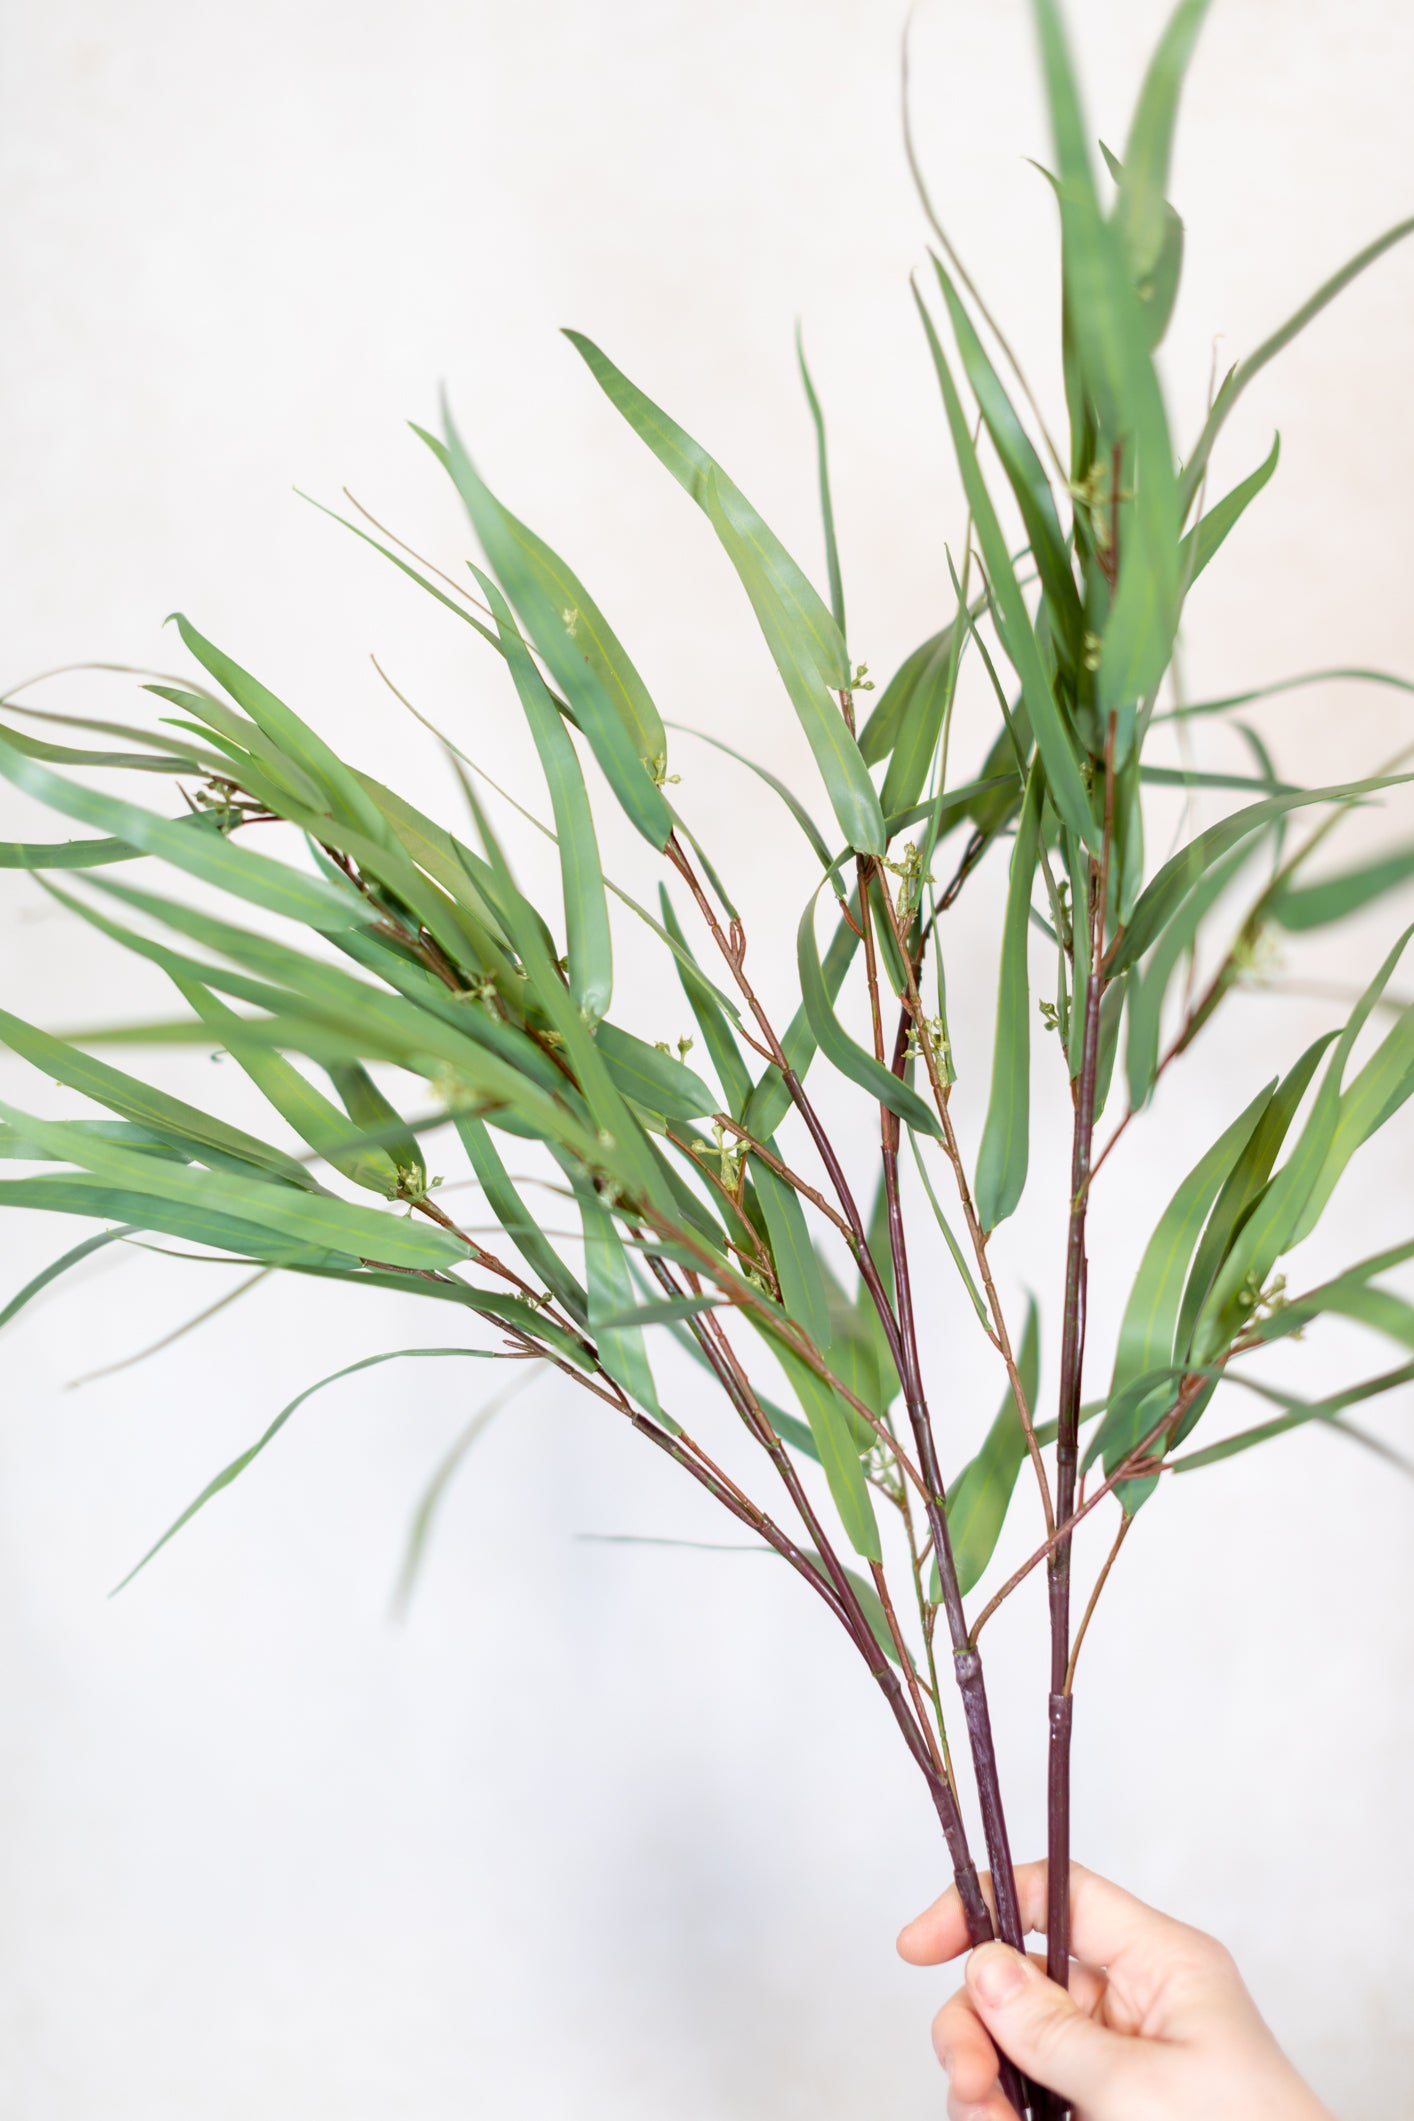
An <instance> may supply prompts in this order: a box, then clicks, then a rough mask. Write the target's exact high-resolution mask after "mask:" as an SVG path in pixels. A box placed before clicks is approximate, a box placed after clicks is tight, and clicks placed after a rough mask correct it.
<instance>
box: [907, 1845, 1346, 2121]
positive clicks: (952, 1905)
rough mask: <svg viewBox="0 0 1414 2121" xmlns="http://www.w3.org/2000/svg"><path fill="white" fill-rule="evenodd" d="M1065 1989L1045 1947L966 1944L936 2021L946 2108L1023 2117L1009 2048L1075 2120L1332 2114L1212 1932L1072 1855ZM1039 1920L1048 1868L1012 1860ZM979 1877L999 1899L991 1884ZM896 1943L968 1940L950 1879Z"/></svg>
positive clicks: (1320, 2119)
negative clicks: (1013, 2088) (1012, 2083)
mask: <svg viewBox="0 0 1414 2121" xmlns="http://www.w3.org/2000/svg"><path fill="white" fill-rule="evenodd" d="M1070 1879H1071V1885H1070V1895H1071V1940H1072V1946H1073V1949H1074V1953H1075V1956H1074V1957H1073V1958H1072V1960H1071V1971H1070V1990H1069V1993H1068V1994H1067V1992H1066V1991H1065V1990H1064V1989H1061V1988H1058V1987H1057V1986H1056V1985H1055V1983H1053V1982H1051V1981H1048V1980H1047V1979H1046V1974H1045V1960H1044V1957H1042V1956H1041V1955H1039V1954H1037V1955H1032V1956H1031V1957H1024V1956H1023V1955H1022V1954H1021V1953H1020V1952H1014V1951H1012V1950H1010V1948H1009V1947H1008V1946H1007V1945H1005V1944H999V1943H998V1944H984V1945H981V1946H979V1947H978V1948H977V1949H976V1950H975V1951H973V1952H971V1954H970V1956H969V1957H968V1960H967V1966H966V1969H965V1974H966V1985H965V1986H964V1987H963V1988H961V1989H959V1990H958V1992H957V1994H956V1995H955V1996H952V1997H950V1998H949V2000H948V2001H947V2002H946V2003H945V2004H944V2005H943V2007H942V2009H941V2010H940V2011H939V2012H938V2015H937V2017H936V2018H935V2019H934V2020H933V2046H934V2048H935V2050H936V2051H937V2056H938V2060H939V2061H940V2062H941V2063H942V2065H943V2067H944V2069H945V2070H946V2071H947V2072H948V2078H949V2094H948V2121H1015V2114H1014V2109H1013V2108H1012V2107H1011V2105H1010V2104H1009V2103H1008V2101H1007V2100H1006V2098H1005V2097H1004V2096H1003V2093H1002V2090H1001V2087H1000V2085H999V2083H998V2080H997V2053H998V2050H999V2049H1001V2050H1003V2051H1004V2052H1005V2053H1006V2054H1008V2055H1009V2056H1010V2057H1011V2059H1012V2061H1013V2062H1015V2063H1016V2064H1017V2065H1018V2067H1019V2068H1021V2069H1022V2070H1024V2071H1025V2073H1026V2074H1027V2076H1029V2077H1031V2078H1032V2079H1033V2080H1034V2081H1035V2082H1037V2083H1039V2084H1044V2085H1046V2086H1047V2087H1049V2088H1050V2089H1051V2090H1052V2091H1055V2092H1058V2093H1060V2095H1061V2097H1062V2098H1065V2099H1068V2100H1070V2101H1072V2102H1073V2106H1074V2117H1075V2121H1331V2115H1330V2112H1329V2110H1328V2109H1327V2108H1326V2107H1324V2106H1322V2104H1321V2102H1320V2100H1319V2099H1317V2097H1316V2096H1315V2094H1314V2092H1312V2091H1311V2090H1310V2089H1309V2087H1308V2086H1307V2085H1305V2084H1304V2083H1303V2082H1302V2080H1301V2078H1300V2077H1299V2076H1298V2075H1297V2074H1296V2071H1295V2070H1294V2069H1293V2068H1292V2066H1291V2064H1290V2062H1288V2060H1287V2059H1286V2056H1285V2055H1284V2054H1283V2053H1282V2051H1281V2049H1280V2048H1279V2047H1278V2046H1277V2043H1276V2041H1275V2039H1274V2038H1273V2037H1272V2034H1271V2033H1270V2031H1269V2030H1268V2028H1267V2026H1266V2025H1265V2024H1264V2022H1263V2020H1262V2018H1261V2016H1260V2014H1259V2012H1258V2010H1257V2006H1256V2005H1255V2003H1254V2002H1253V2001H1252V1998H1251V1997H1250V1996H1249V1995H1248V1993H1247V1990H1246V1989H1245V1988H1244V1986H1243V1984H1242V1978H1241V1976H1240V1975H1239V1973H1238V1971H1237V1968H1236V1966H1235V1965H1234V1964H1233V1961H1232V1958H1231V1956H1230V1954H1229V1953H1228V1952H1227V1951H1226V1949H1225V1948H1224V1947H1223V1946H1222V1945H1221V1944H1219V1943H1218V1942H1217V1940H1216V1938H1213V1937H1208V1936H1205V1935H1204V1933H1203V1932H1202V1931H1201V1930H1196V1929H1190V1928H1189V1927H1188V1925H1187V1924H1186V1923H1183V1922H1175V1921H1174V1920H1173V1919H1172V1918H1171V1917H1170V1916H1168V1915H1161V1914H1159V1913H1158V1912H1157V1910H1156V1909H1154V1908H1151V1907H1146V1906H1145V1904H1144V1902H1143V1901H1142V1900H1136V1899H1135V1898H1134V1897H1133V1895H1132V1894H1130V1893H1126V1892H1124V1891H1122V1890H1121V1888H1120V1887H1119V1886H1117V1885H1111V1884H1110V1883H1109V1881H1108V1880H1107V1879H1105V1878H1100V1877H1097V1876H1096V1875H1095V1873H1094V1872H1093V1871H1087V1870H1082V1869H1081V1867H1080V1866H1079V1865H1078V1864H1075V1865H1072V1867H1071V1873H1070ZM1016 1885H1017V1893H1018V1896H1019V1899H1020V1903H1021V1918H1022V1921H1023V1923H1024V1924H1025V1927H1026V1929H1027V1931H1028V1933H1029V1932H1035V1931H1040V1930H1044V1928H1045V1924H1046V1866H1045V1864H1044V1863H1027V1864H1022V1865H1021V1866H1020V1867H1019V1869H1018V1870H1017V1873H1016ZM983 1889H984V1891H985V1892H986V1894H987V1898H988V1901H989V1902H990V1900H991V1885H990V1881H989V1880H987V1879H985V1878H984V1880H983ZM898 1949H899V1952H900V1954H901V1956H902V1957H903V1958H905V1959H907V1960H908V1962H909V1963H910V1965H912V1966H942V1965H944V1964H945V1963H946V1962H948V1961H949V1960H952V1959H959V1958H961V1957H962V1956H963V1954H964V1953H966V1952H967V1951H968V1937H967V1926H966V1923H965V1921H964V1919H963V1913H962V1906H961V1903H960V1902H959V1900H958V1897H957V1893H956V1891H955V1890H952V1889H950V1890H949V1891H948V1892H946V1893H944V1894H943V1897H942V1898H941V1900H937V1901H935V1902H934V1904H933V1905H932V1907H930V1908H928V1909H927V1910H926V1911H925V1912H924V1913H923V1914H921V1915H919V1916H917V1917H916V1918H915V1920H914V1921H912V1922H910V1923H909V1924H908V1926H907V1927H906V1928H905V1929H904V1931H903V1932H902V1934H901V1935H900V1937H899V1940H898Z"/></svg>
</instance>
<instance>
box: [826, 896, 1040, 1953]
mask: <svg viewBox="0 0 1414 2121" xmlns="http://www.w3.org/2000/svg"><path fill="white" fill-rule="evenodd" d="M874 873H875V874H876V875H877V876H879V878H880V885H881V891H882V895H883V898H884V902H885V904H886V906H889V918H890V921H891V923H893V925H894V928H895V934H897V923H894V922H893V911H892V906H891V904H890V902H889V896H888V890H887V885H886V884H885V883H884V881H883V872H882V868H881V865H879V864H878V863H875V864H874ZM869 881H870V878H869V872H868V869H867V868H866V865H865V864H864V862H863V861H861V862H860V865H859V905H860V920H861V925H862V929H863V936H864V948H865V966H866V971H867V975H868V980H869V997H870V1015H871V1018H872V1021H873V1026H874V1038H875V1045H876V1057H877V1058H879V1059H880V1060H881V1061H882V1058H883V1029H882V1019H881V1014H880V1006H879V984H878V962H877V957H876V954H875V950H874V938H873V924H872V920H871V917H870V911H869V889H868V886H869ZM910 985H911V987H912V991H913V993H914V995H915V997H916V993H917V987H916V983H914V982H913V981H912V978H911V975H910ZM920 1035H921V1036H922V1037H923V1038H924V1039H925V1040H926V1037H927V1032H926V1028H924V1027H921V1026H920ZM907 1050H908V1048H907V1037H906V1035H905V1037H904V1038H903V1040H902V1041H899V1040H898V1039H896V1040H895V1045H894V1054H893V1061H892V1068H893V1072H894V1073H895V1074H896V1075H899V1076H901V1075H902V1074H903V1069H904V1064H905V1061H906V1058H907ZM879 1118H880V1135H881V1155H882V1162H883V1178H884V1196H885V1202H886V1206H887V1212H888V1227H889V1249H890V1254H891V1257H892V1261H893V1269H894V1294H895V1301H896V1303H897V1305H898V1323H899V1344H900V1348H901V1352H902V1355H903V1362H902V1364H901V1366H900V1370H899V1380H900V1382H901V1384H902V1385H903V1396H904V1405H905V1406H906V1408H907V1410H908V1419H909V1426H910V1427H911V1429H912V1431H913V1440H914V1449H915V1451H916V1452H917V1456H918V1463H919V1467H920V1469H921V1471H922V1473H923V1479H924V1483H925V1493H924V1508H925V1510H926V1512H927V1517H928V1528H929V1531H930V1532H931V1533H932V1536H933V1552H934V1557H935V1559H936V1561H937V1566H938V1578H939V1582H940V1584H941V1587H942V1594H943V1611H944V1613H945V1615H946V1617H947V1624H948V1633H949V1635H950V1637H951V1640H952V1647H953V1669H954V1672H955V1675H956V1678H957V1684H958V1690H959V1692H960V1693H961V1695H962V1709H963V1716H964V1719H965V1721H966V1724H967V1737H968V1744H969V1747H970V1750H971V1753H972V1765H973V1772H974V1773H975V1775H976V1778H977V1796H978V1802H979V1804H980V1806H981V1810H982V1830H983V1834H984V1836H985V1838H986V1843H987V1855H988V1859H989V1861H990V1863H991V1866H992V1889H993V1893H994V1895H995V1898H996V1905H997V1928H998V1930H999V1931H1000V1933H1001V1936H1002V1937H1003V1939H1004V1940H1005V1941H1006V1943H1008V1944H1009V1945H1011V1946H1012V1947H1013V1949H1015V1950H1018V1951H1019V1950H1020V1949H1021V1947H1022V1940H1023V1937H1024V1934H1025V1933H1024V1931H1023V1929H1022V1926H1021V1909H1020V1904H1019V1902H1018V1900H1017V1893H1016V1874H1015V1868H1014V1865H1013V1862H1012V1855H1011V1842H1010V1837H1009V1835H1008V1833H1007V1824H1006V1810H1005V1806H1004V1805H1003V1802H1002V1790H1001V1773H1000V1769H999V1766H998V1762H997V1750H996V1743H995V1740H994V1738H993V1735H992V1719H991V1713H990V1710H989V1708H988V1704H987V1684H986V1679H985V1677H984V1675H983V1671H982V1660H981V1658H980V1657H979V1656H978V1654H977V1650H976V1647H975V1645H974V1644H972V1643H971V1642H969V1640H968V1635H967V1621H966V1618H965V1616H964V1613H963V1605H962V1591H961V1588H960V1586H959V1583H958V1575H957V1564H956V1562H955V1560H954V1558H953V1551H952V1540H951V1538H950V1536H949V1533H948V1516H947V1491H946V1489H945V1487H944V1485H943V1476H942V1469H941V1467H940V1466H939V1463H938V1453H937V1446H936V1443H935V1440H934V1436H933V1422H932V1417H931V1415H930V1413H929V1410H928V1402H927V1399H926V1396H925V1394H924V1390H923V1371H922V1364H921V1362H920V1359H919V1352H918V1331H917V1320H916V1317H915V1313H914V1305H913V1277H912V1272H911V1268H910V1264H909V1257H908V1241H907V1237H906V1234H905V1229H904V1218H903V1201H902V1196H901V1193H900V1190H899V1164H898V1151H899V1139H900V1121H899V1117H898V1114H897V1113H896V1112H893V1111H891V1110H890V1109H889V1107H888V1106H887V1105H883V1104H881V1105H880V1107H879Z"/></svg>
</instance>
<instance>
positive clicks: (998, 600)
mask: <svg viewBox="0 0 1414 2121" xmlns="http://www.w3.org/2000/svg"><path fill="white" fill-rule="evenodd" d="M914 299H915V301H916V302H917V304H918V313H919V315H920V317H921V318H922V320H923V329H924V331H925V332H926V334H927V338H928V345H929V348H930V349H931V352H932V355H933V366H934V368H935V370H936V372H937V377H938V384H939V388H940V389H941V391H942V394H943V404H944V407H945V408H946V411H947V417H948V426H949V427H950V429H951V430H952V443H953V451H954V453H955V455H956V457H957V461H958V465H959V467H960V469H961V472H962V483H963V487H964V489H965V491H966V494H967V505H968V507H969V508H970V509H971V511H972V521H973V524H974V526H975V528H976V532H977V540H978V543H979V544H980V546H981V548H982V558H983V560H984V562H985V563H986V568H987V574H988V578H989V581H990V584H991V592H992V599H993V611H994V615H995V620H996V625H997V629H998V632H999V634H1000V636H1001V642H1002V646H1003V648H1004V649H1005V650H1006V654H1007V660H1008V661H1009V662H1010V663H1011V665H1012V668H1013V669H1014V670H1015V671H1016V674H1017V676H1018V677H1019V678H1020V680H1021V691H1022V698H1023V700H1024V701H1025V704H1026V711H1027V715H1028V717H1029V719H1030V723H1031V728H1032V730H1033V731H1034V733H1035V736H1036V741H1037V744H1038V746H1039V748H1040V752H1041V757H1042V759H1043V760H1044V761H1045V766H1046V777H1047V781H1048V784H1049V786H1050V791H1051V800H1052V802H1053V803H1054V804H1055V806H1056V809H1057V811H1058V812H1059V813H1060V815H1061V817H1062V818H1064V820H1065V822H1066V824H1067V825H1069V827H1070V829H1071V831H1072V832H1074V833H1075V834H1076V835H1077V836H1078V837H1079V838H1080V839H1082V840H1084V842H1085V844H1086V846H1087V847H1089V848H1090V849H1091V850H1092V851H1093V852H1094V853H1096V854H1098V853H1099V851H1100V828H1099V826H1098V825H1097V824H1096V822H1095V818H1094V816H1093V814H1092V811H1091V807H1090V798H1089V796H1088V794H1087V793H1086V789H1085V783H1084V781H1083V779H1082V778H1081V773H1080V764H1079V761H1078V759H1077V758H1076V755H1075V747H1074V744H1073V743H1072V741H1071V737H1070V732H1069V731H1068V730H1067V728H1066V726H1065V723H1064V722H1063V720H1062V719H1061V713H1060V709H1059V708H1058V707H1057V705H1056V702H1055V697H1054V694H1053V693H1052V691H1051V681H1050V678H1049V676H1048V675H1047V672H1046V666H1045V664H1044V662H1043V661H1042V657H1041V648H1040V643H1039V642H1038V641H1037V639H1036V635H1035V632H1034V630H1033V628H1032V624H1031V618H1030V614H1029V613H1028V611H1027V609H1026V605H1025V603H1024V601H1023V599H1022V595H1021V588H1020V585H1019V584H1018V582H1017V579H1016V575H1015V573H1014V572H1013V569H1012V564H1011V558H1010V555H1009V554H1008V552H1007V547H1006V539H1005V538H1004V537H1003V535H1002V529H1001V524H1000V523H999V521H998V519H997V512H996V509H995V508H994V506H993V504H992V498H991V495H990V494H989V493H988V491H987V487H986V482H985V481H984V479H983V477H982V468H981V465H980V464H979V462H978V460H977V451H976V449H975V448H974V447H973V442H972V434H971V430H970V429H969V427H968V423H967V416H966V414H965V413H964V412H963V409H962V401H961V399H960V398H959V397H958V394H957V388H956V386H955V384H954V382H953V379H952V371H951V369H950V368H949V367H948V363H947V358H946V356H945V354H944V353H943V349H942V347H941V345H940V344H939V341H938V335H937V333H936V331H935V330H934V329H933V320H932V318H931V317H930V316H929V314H928V312H927V310H926V308H925V307H924V305H923V301H922V298H921V296H919V294H918V291H917V289H916V288H915V289H914Z"/></svg>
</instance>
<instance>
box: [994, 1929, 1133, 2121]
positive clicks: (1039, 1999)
mask: <svg viewBox="0 0 1414 2121" xmlns="http://www.w3.org/2000/svg"><path fill="white" fill-rule="evenodd" d="M967 1992H968V1994H969V1996H970V1997H971V1999H972V2002H973V2004H974V2006H975V2008H976V2010H977V2014H978V2016H979V2017H980V2018H981V2020H982V2023H983V2024H984V2025H985V2026H986V2028H987V2030H988V2032H989V2033H990V2034H991V2035H992V2038H993V2040H994V2041H995V2042H996V2044H997V2046H998V2047H999V2048H1001V2049H1002V2050H1004V2052H1005V2053H1006V2054H1008V2055H1010V2057H1011V2059H1012V2061H1013V2062H1015V2063H1016V2064H1017V2065H1018V2066H1019V2067H1020V2068H1021V2069H1023V2070H1024V2071H1025V2072H1026V2074H1027V2076H1028V2077H1035V2078H1037V2079H1039V2080H1040V2082H1041V2083H1042V2084H1045V2085H1047V2086H1049V2087H1050V2089H1051V2090H1052V2091H1057V2092H1059V2093H1060V2094H1061V2096H1062V2098H1065V2099H1071V2100H1076V2101H1078V2102H1079V2103H1080V2104H1082V2105H1084V2106H1091V2105H1093V2104H1096V2103H1097V2102H1098V2100H1099V2099H1100V2097H1101V2095H1102V2094H1104V2093H1105V2092H1110V2093H1113V2091H1114V2089H1115V2083H1116V2077H1117V2074H1118V2072H1119V2071H1120V2070H1122V2069H1123V2067H1124V2064H1125V2062H1126V2061H1127V2059H1128V2056H1127V2049H1128V2048H1129V2045H1130V2043H1129V2042H1128V2041H1126V2040H1124V2039H1123V2038H1122V2037H1121V2036H1120V2035H1119V2034H1118V2033H1112V2032H1109V2031H1107V2030H1106V2028H1105V2027H1104V2026H1102V2025H1097V2024H1096V2023H1095V2021H1094V2019H1093V2018H1090V2017H1087V2016H1086V2014H1085V2012H1084V2011H1082V2010H1081V2009H1079V2007H1078V2006H1077V2005H1076V2004H1075V2003H1073V2002H1072V2001H1071V1999H1070V1997H1069V1996H1068V1995H1067V1993H1066V1991H1065V1990H1064V1989H1063V1988H1058V1987H1057V1986H1056V1984H1055V1982H1054V1981H1048V1980H1047V1979H1046V1977H1045V1975H1044V1974H1043V1973H1042V1972H1041V1970H1040V1968H1039V1967H1037V1966H1033V1965H1032V1964H1031V1961H1030V1960H1029V1959H1027V1958H1026V1957H1025V1956H1024V1954H1023V1953H1021V1952H1014V1951H1013V1950H1012V1949H1011V1947H1010V1945H1006V1944H1000V1943H992V1944H980V1945H978V1947H977V1949H976V1951H974V1952H973V1954H972V1956H971V1958H970V1959H969V1960H968V1962H967Z"/></svg>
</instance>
